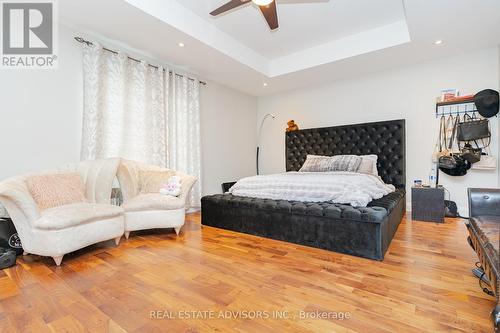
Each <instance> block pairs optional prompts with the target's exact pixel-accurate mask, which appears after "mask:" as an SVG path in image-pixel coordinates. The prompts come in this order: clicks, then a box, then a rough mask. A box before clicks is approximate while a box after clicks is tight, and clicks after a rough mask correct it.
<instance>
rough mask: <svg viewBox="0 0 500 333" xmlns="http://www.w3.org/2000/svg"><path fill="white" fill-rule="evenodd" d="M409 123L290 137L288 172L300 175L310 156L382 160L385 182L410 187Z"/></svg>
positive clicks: (338, 128)
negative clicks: (299, 172)
mask: <svg viewBox="0 0 500 333" xmlns="http://www.w3.org/2000/svg"><path fill="white" fill-rule="evenodd" d="M405 142H406V141H405V121H404V119H401V120H391V121H381V122H376V123H365V124H356V125H345V126H334V127H324V128H311V129H304V130H300V131H295V132H287V133H286V170H287V171H298V170H299V169H300V167H301V166H302V164H303V163H304V161H305V160H306V156H307V155H308V154H310V155H325V156H332V155H370V154H374V155H377V156H378V164H377V168H378V172H379V175H380V177H382V179H383V180H384V182H386V183H388V184H393V185H394V186H396V187H398V188H404V187H405V184H406V161H405V159H406V144H405Z"/></svg>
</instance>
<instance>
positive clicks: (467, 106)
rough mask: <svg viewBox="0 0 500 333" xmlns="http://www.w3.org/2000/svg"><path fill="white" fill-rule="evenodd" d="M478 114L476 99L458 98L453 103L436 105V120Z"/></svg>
mask: <svg viewBox="0 0 500 333" xmlns="http://www.w3.org/2000/svg"><path fill="white" fill-rule="evenodd" d="M474 112H477V108H476V104H474V97H467V98H458V99H456V100H453V101H447V102H438V103H436V118H438V117H440V116H446V115H459V114H465V113H474Z"/></svg>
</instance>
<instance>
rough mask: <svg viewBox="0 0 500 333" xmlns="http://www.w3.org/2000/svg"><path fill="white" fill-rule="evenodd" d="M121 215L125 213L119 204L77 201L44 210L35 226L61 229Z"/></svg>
mask: <svg viewBox="0 0 500 333" xmlns="http://www.w3.org/2000/svg"><path fill="white" fill-rule="evenodd" d="M120 215H123V209H122V208H121V207H118V206H113V205H106V204H96V203H75V204H70V205H64V206H58V207H53V208H49V209H47V210H44V211H43V212H42V214H41V217H40V218H39V219H37V220H36V221H35V222H34V226H35V228H39V229H45V230H60V229H65V228H69V227H74V226H77V225H80V224H85V223H89V222H94V221H98V220H107V219H111V218H114V217H117V216H120Z"/></svg>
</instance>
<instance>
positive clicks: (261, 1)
mask: <svg viewBox="0 0 500 333" xmlns="http://www.w3.org/2000/svg"><path fill="white" fill-rule="evenodd" d="M273 1H274V0H252V2H253V3H254V4H256V5H257V6H267V5H269V4H270V3H271V2H273Z"/></svg>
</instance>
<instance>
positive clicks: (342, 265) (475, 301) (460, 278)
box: [0, 214, 494, 333]
mask: <svg viewBox="0 0 500 333" xmlns="http://www.w3.org/2000/svg"><path fill="white" fill-rule="evenodd" d="M199 220H200V217H199V215H198V214H193V215H189V216H188V223H187V224H186V226H185V227H184V228H183V232H182V234H181V235H180V236H179V237H176V236H175V233H173V231H172V230H158V231H148V232H138V233H132V235H131V238H130V239H129V240H124V239H122V242H121V243H120V245H119V246H118V247H115V246H114V243H113V241H110V242H105V243H102V244H99V245H97V246H92V247H89V248H86V249H83V250H80V251H78V252H76V253H74V254H70V255H67V256H66V257H65V258H64V260H63V264H62V266H61V267H56V266H55V265H54V263H53V261H52V259H50V258H42V257H38V256H33V255H28V256H25V257H19V258H18V264H17V266H15V267H13V268H10V269H6V270H3V271H0V332H9V333H13V332H36V333H40V332H92V333H94V332H215V331H217V332H259V333H260V332H363V333H364V332H373V333H375V332H391V333H395V332H419V333H420V332H491V331H492V328H491V326H490V321H489V319H488V315H489V312H490V310H491V309H492V308H493V305H494V299H493V298H492V297H489V296H487V295H485V294H484V293H483V292H482V291H481V290H480V289H479V287H478V282H477V279H476V278H474V277H473V276H472V274H471V272H470V269H471V267H473V265H474V262H475V261H476V257H475V254H474V252H473V251H472V250H471V249H470V248H469V246H468V245H467V242H466V235H467V231H466V228H465V226H464V222H463V220H448V221H446V223H445V224H442V225H438V224H434V223H427V222H412V221H410V220H405V221H404V222H403V223H402V224H401V225H400V227H399V229H398V232H397V234H396V237H395V238H394V240H393V241H392V244H391V246H390V248H389V251H388V253H387V255H386V258H385V260H384V261H383V262H377V261H372V260H367V259H362V258H357V257H352V256H347V255H341V254H338V253H334V252H328V251H324V250H319V249H314V248H308V247H303V246H298V245H294V244H289V243H284V242H278V241H273V240H268V239H263V238H259V237H253V236H249V235H244V234H239V233H234V232H230V231H224V230H220V229H215V228H210V227H201V226H200V223H199ZM318 316H324V318H318ZM342 316H343V318H342Z"/></svg>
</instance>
